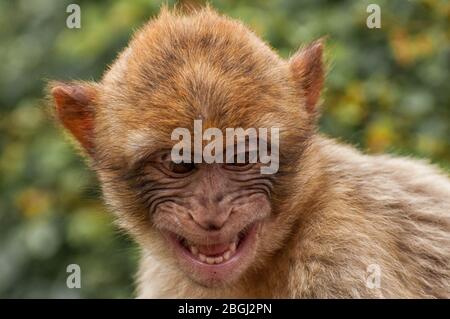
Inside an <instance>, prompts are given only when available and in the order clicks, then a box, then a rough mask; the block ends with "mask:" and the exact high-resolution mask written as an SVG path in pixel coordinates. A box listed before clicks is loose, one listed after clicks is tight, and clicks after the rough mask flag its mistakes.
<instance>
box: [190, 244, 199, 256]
mask: <svg viewBox="0 0 450 319" xmlns="http://www.w3.org/2000/svg"><path fill="white" fill-rule="evenodd" d="M189 248H190V249H191V253H192V254H193V255H197V254H198V248H197V247H195V246H190V247H189Z"/></svg>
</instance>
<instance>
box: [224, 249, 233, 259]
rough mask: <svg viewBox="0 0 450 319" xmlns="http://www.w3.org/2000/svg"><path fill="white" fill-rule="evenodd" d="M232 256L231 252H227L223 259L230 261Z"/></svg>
mask: <svg viewBox="0 0 450 319" xmlns="http://www.w3.org/2000/svg"><path fill="white" fill-rule="evenodd" d="M230 255H231V252H230V251H229V250H227V251H226V252H225V253H224V254H223V259H225V260H228V259H230Z"/></svg>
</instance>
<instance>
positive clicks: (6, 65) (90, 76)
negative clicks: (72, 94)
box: [0, 0, 450, 298]
mask: <svg viewBox="0 0 450 319" xmlns="http://www.w3.org/2000/svg"><path fill="white" fill-rule="evenodd" d="M69 3H77V4H79V5H80V6H81V21H82V22H81V23H82V25H81V26H82V27H81V29H68V28H67V27H66V24H65V21H66V18H67V16H68V14H67V13H66V6H67V5H68V4H69ZM172 3H173V2H170V1H169V4H172ZM369 3H377V4H378V5H380V7H381V17H382V28H381V29H368V28H367V27H366V18H367V16H368V15H369V14H368V13H367V12H366V8H367V5H368V4H369ZM160 4H161V3H160V2H159V1H150V0H138V1H106V0H105V1H57V0H53V1H52V0H36V1H25V0H19V1H9V0H0V61H1V62H0V297H6V298H10V297H74V298H77V297H82V298H87V297H96V298H99V297H133V276H134V273H135V270H136V265H137V260H138V249H137V247H136V246H135V245H134V244H133V243H132V242H131V241H130V240H129V239H128V238H127V237H126V236H125V235H123V234H120V233H119V232H117V231H116V229H115V227H114V226H113V223H112V222H113V221H112V218H111V216H110V214H109V213H107V212H106V210H105V208H104V207H103V205H102V203H101V199H100V193H99V190H98V184H97V182H96V180H95V177H94V176H93V174H92V173H91V172H89V171H88V170H87V168H86V167H85V165H84V163H83V159H82V158H81V156H79V155H78V153H77V152H76V151H75V150H74V148H73V147H72V146H71V145H70V144H69V143H67V138H66V137H65V136H64V134H63V133H62V132H61V131H60V130H59V129H58V128H57V127H55V125H54V124H53V123H52V121H51V118H50V116H49V114H48V112H47V111H46V109H45V107H44V104H45V103H44V100H43V97H44V93H43V89H44V86H45V82H46V81H47V80H48V79H59V80H70V79H84V80H98V79H99V78H100V76H101V74H102V72H103V70H104V69H105V68H106V67H107V66H108V64H110V63H111V61H112V60H113V59H114V57H115V56H116V54H117V52H118V51H119V50H121V49H122V48H123V47H124V46H125V45H126V43H127V41H128V39H129V37H130V35H131V33H132V31H133V30H135V29H136V28H137V27H139V26H140V25H141V24H142V23H143V22H144V21H146V20H147V19H148V18H149V17H151V16H154V15H155V14H156V13H157V12H158V8H159V7H160ZM212 4H213V6H214V7H216V8H218V9H219V10H220V11H221V12H223V13H226V14H228V15H231V16H232V17H235V18H239V19H241V20H243V21H245V22H246V23H247V24H248V25H250V26H251V27H252V28H253V29H254V30H256V32H257V33H258V34H259V35H261V36H262V37H263V38H264V39H266V40H267V41H268V42H269V43H270V44H271V45H272V46H274V47H275V48H276V49H278V50H279V52H280V54H281V55H282V56H284V57H288V56H289V54H292V53H293V52H294V50H295V49H296V48H297V47H298V46H299V45H300V44H304V43H305V42H309V41H312V40H314V39H317V38H319V37H321V36H324V35H327V36H328V40H327V49H326V56H327V59H328V61H329V65H330V68H329V75H328V79H327V86H326V87H327V89H326V90H325V92H324V95H323V96H324V105H323V113H324V114H323V117H322V120H321V127H322V131H324V132H326V133H328V134H329V135H331V136H334V137H339V138H340V139H341V140H344V141H348V142H350V143H353V144H355V145H358V146H359V147H360V148H364V149H368V150H369V152H374V153H376V152H392V153H396V154H401V155H413V156H416V157H427V158H430V159H431V160H432V161H433V162H434V163H437V164H439V165H440V166H441V167H443V168H444V169H446V170H447V171H449V170H450V102H449V100H450V78H449V64H450V44H449V43H450V23H449V21H450V2H449V1H447V0H442V1H440V0H422V1H413V0H411V1H407V0H389V1H388V0H385V1H331V0H330V1H325V0H315V1H303V0H272V1H256V0H251V1H240V0H230V1H225V0H224V1H212ZM72 263H76V264H79V265H80V266H81V272H82V273H81V274H82V279H81V280H82V281H81V284H82V288H81V289H68V288H67V287H66V278H67V275H68V274H67V273H66V267H67V265H69V264H72Z"/></svg>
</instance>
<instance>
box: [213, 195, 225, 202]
mask: <svg viewBox="0 0 450 319" xmlns="http://www.w3.org/2000/svg"><path fill="white" fill-rule="evenodd" d="M214 199H215V201H216V203H220V202H221V201H222V200H223V194H217V195H216V197H215V198H214Z"/></svg>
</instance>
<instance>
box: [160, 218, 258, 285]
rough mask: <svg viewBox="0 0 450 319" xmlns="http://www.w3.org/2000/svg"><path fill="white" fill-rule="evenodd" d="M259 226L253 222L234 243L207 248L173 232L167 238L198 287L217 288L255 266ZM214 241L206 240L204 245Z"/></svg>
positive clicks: (183, 269)
mask: <svg viewBox="0 0 450 319" xmlns="http://www.w3.org/2000/svg"><path fill="white" fill-rule="evenodd" d="M260 224H261V222H257V223H256V222H255V223H253V224H252V225H251V226H250V227H247V228H246V230H245V231H241V232H239V233H238V234H237V235H236V236H235V237H234V238H233V239H232V240H231V241H224V242H215V243H214V244H207V245H205V244H204V243H203V244H198V243H192V242H190V241H189V240H188V239H186V238H183V237H180V236H179V235H177V234H175V233H172V232H166V234H165V235H166V236H165V237H166V238H167V240H168V242H169V244H170V246H171V247H172V249H173V251H174V253H175V255H176V258H177V260H178V263H179V266H180V268H181V269H182V271H184V272H185V273H186V275H187V276H188V277H189V278H190V279H191V280H193V281H194V282H196V283H197V284H200V285H202V286H204V287H209V288H214V287H221V286H226V285H227V284H231V283H233V282H234V281H236V280H237V279H238V278H239V277H240V276H241V275H242V274H243V273H244V272H245V270H246V269H248V268H249V266H250V265H251V264H252V263H253V261H254V258H255V256H256V246H257V238H258V236H257V235H258V229H260V227H259V226H260ZM211 239H212V238H205V242H212V240H211Z"/></svg>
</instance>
